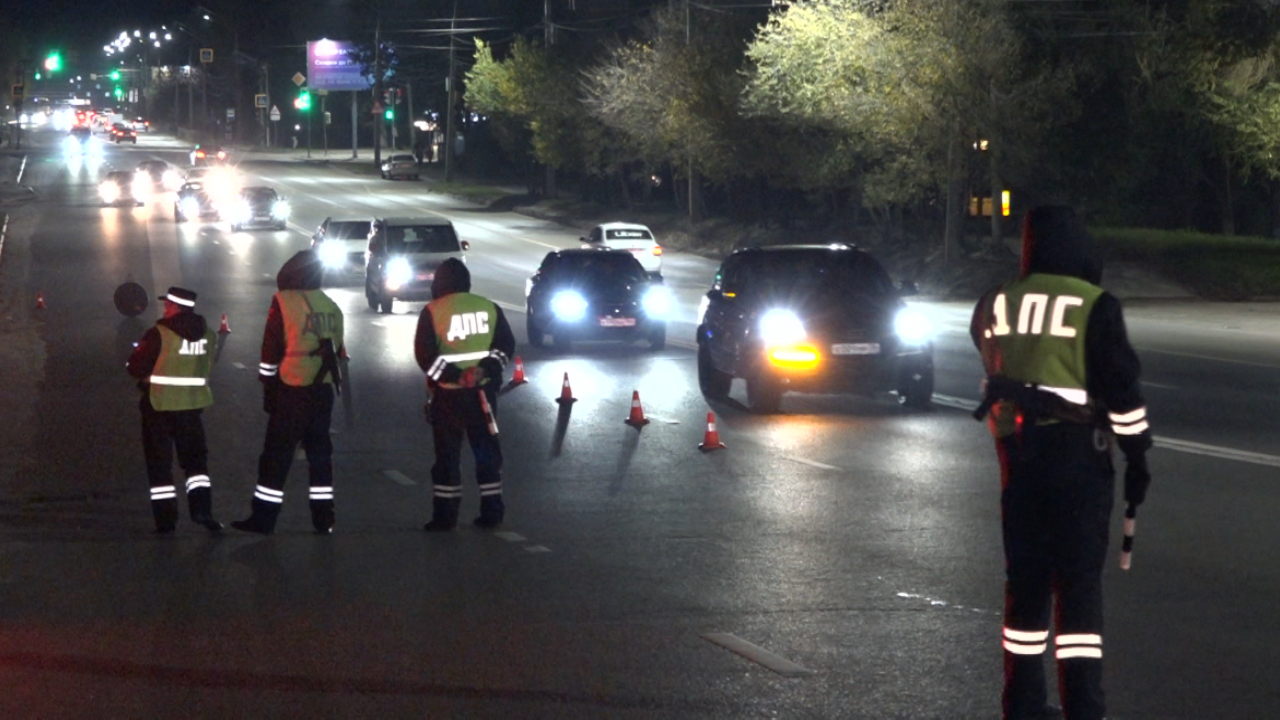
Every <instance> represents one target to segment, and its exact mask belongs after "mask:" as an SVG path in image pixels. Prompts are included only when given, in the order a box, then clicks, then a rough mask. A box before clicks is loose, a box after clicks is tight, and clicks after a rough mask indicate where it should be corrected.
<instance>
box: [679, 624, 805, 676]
mask: <svg viewBox="0 0 1280 720" xmlns="http://www.w3.org/2000/svg"><path fill="white" fill-rule="evenodd" d="M700 637H701V638H702V639H703V640H706V641H708V642H711V643H715V644H716V645H719V646H720V647H722V648H724V649H726V650H728V651H730V652H732V653H736V654H738V655H741V656H742V657H744V658H746V659H748V660H750V661H751V662H753V663H755V664H757V665H760V666H762V667H765V668H767V669H769V670H772V671H774V672H775V673H777V674H779V675H781V676H783V677H803V676H805V675H813V674H814V671H813V670H810V669H809V668H806V667H805V666H803V665H800V664H797V663H794V662H791V661H790V660H788V659H786V658H784V657H782V656H781V655H778V654H776V653H772V652H769V651H768V650H765V649H764V648H762V647H760V646H759V645H754V644H752V643H749V642H747V641H746V640H743V639H742V638H740V637H737V636H736V635H732V634H730V633H702V635H701V636H700Z"/></svg>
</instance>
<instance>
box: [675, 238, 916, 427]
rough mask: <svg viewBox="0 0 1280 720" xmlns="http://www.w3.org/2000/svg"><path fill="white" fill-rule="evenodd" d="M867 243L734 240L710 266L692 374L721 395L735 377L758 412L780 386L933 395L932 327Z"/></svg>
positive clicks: (902, 396)
mask: <svg viewBox="0 0 1280 720" xmlns="http://www.w3.org/2000/svg"><path fill="white" fill-rule="evenodd" d="M914 292H915V288H914V286H912V285H910V284H909V283H908V284H904V285H903V286H902V287H897V286H895V285H894V284H893V281H892V280H890V278H889V274H888V273H887V272H886V271H885V269H884V267H883V266H882V265H881V264H880V263H879V262H878V261H877V260H876V259H875V258H874V257H872V256H871V255H870V254H869V253H867V252H865V251H862V250H859V249H857V248H855V247H853V246H851V245H841V244H837V245H787V246H776V247H767V248H752V249H744V250H738V251H736V252H734V253H733V254H732V255H730V256H729V257H728V258H727V259H726V260H725V261H724V263H723V264H721V266H720V270H719V272H717V273H716V276H715V281H714V283H713V285H712V287H711V290H710V291H709V292H707V294H706V296H705V297H703V300H702V306H701V307H700V308H699V312H698V316H699V320H698V330H697V342H698V382H699V385H700V386H701V388H702V392H703V394H704V395H706V396H707V397H708V398H711V399H723V398H724V397H726V396H727V395H728V394H729V387H730V384H731V383H732V381H733V379H734V378H735V377H740V378H745V379H746V381H747V399H748V401H749V403H750V404H751V406H752V408H753V409H755V410H757V411H759V412H766V413H770V412H777V411H778V409H779V406H780V404H781V402H782V395H783V394H784V393H785V392H787V391H793V392H812V393H831V392H859V393H865V394H871V393H875V392H883V391H894V392H896V393H897V394H898V400H899V402H901V403H902V404H904V405H907V406H909V407H915V408H924V407H928V405H929V403H930V400H931V399H932V397H933V332H932V328H931V324H930V321H929V319H928V317H927V316H926V315H925V314H924V313H922V312H920V311H919V310H917V309H914V308H911V307H909V306H907V304H906V302H905V301H903V299H902V298H903V296H905V295H910V294H912V293H914Z"/></svg>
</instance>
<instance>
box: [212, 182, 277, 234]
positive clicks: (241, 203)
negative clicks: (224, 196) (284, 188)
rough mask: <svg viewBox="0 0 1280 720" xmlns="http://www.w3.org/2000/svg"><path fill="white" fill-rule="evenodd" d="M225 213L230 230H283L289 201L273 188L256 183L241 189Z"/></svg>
mask: <svg viewBox="0 0 1280 720" xmlns="http://www.w3.org/2000/svg"><path fill="white" fill-rule="evenodd" d="M225 214H226V216H227V220H229V221H230V222H231V232H240V231H241V230H252V229H256V228H269V229H271V230H284V229H285V227H286V226H287V223H288V220H289V201H288V200H286V199H284V198H283V197H281V196H280V194H279V193H277V192H276V191H275V190H274V189H273V188H269V187H266V186H262V185H256V186H253V187H247V188H244V189H243V190H241V191H240V194H239V195H238V196H237V197H236V198H235V199H234V200H232V201H231V205H230V207H229V208H227V210H226V213H225Z"/></svg>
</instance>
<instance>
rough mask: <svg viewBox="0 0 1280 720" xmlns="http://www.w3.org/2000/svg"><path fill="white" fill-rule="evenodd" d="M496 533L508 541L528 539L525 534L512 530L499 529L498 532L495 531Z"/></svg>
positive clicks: (516, 541) (517, 541) (514, 541)
mask: <svg viewBox="0 0 1280 720" xmlns="http://www.w3.org/2000/svg"><path fill="white" fill-rule="evenodd" d="M494 535H495V536H496V537H500V538H502V539H503V540H506V541H507V542H513V543H519V542H524V541H525V539H526V538H525V536H523V535H521V534H520V533H513V532H511V531H510V530H499V531H498V532H495V533H494Z"/></svg>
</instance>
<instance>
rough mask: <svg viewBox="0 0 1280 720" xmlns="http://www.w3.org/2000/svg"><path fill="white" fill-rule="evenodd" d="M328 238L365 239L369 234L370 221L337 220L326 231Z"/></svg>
mask: <svg viewBox="0 0 1280 720" xmlns="http://www.w3.org/2000/svg"><path fill="white" fill-rule="evenodd" d="M324 236H325V239H327V240H364V239H365V238H366V237H368V236H369V221H368V220H365V221H360V220H336V221H333V222H331V223H329V226H328V227H327V228H325V231H324Z"/></svg>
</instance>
